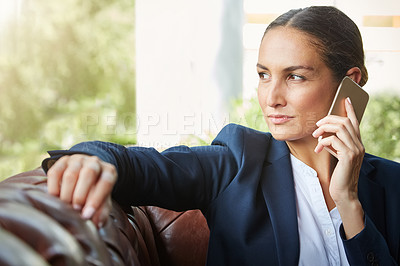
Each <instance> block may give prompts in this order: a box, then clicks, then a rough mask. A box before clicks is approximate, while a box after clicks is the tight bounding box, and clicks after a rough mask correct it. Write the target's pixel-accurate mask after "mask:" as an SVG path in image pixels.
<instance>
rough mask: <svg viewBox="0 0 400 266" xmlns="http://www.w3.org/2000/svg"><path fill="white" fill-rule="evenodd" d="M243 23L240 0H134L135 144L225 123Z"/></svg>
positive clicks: (238, 72) (236, 89) (234, 93)
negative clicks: (136, 125) (136, 123)
mask: <svg viewBox="0 0 400 266" xmlns="http://www.w3.org/2000/svg"><path fill="white" fill-rule="evenodd" d="M242 26H243V3H242V0H234V1H233V0H202V1H198V0H174V1H165V0H137V1H136V60H137V61H136V70H137V71H136V79H137V83H136V84H137V87H136V94H137V96H136V97H137V116H138V121H137V122H138V132H137V137H138V145H141V146H153V147H155V148H158V149H163V148H165V147H169V146H173V145H176V144H178V143H179V142H181V141H182V140H183V139H185V138H186V137H187V136H189V135H191V134H195V135H198V136H200V137H201V136H205V135H206V134H207V133H208V132H211V133H216V132H218V131H219V130H220V129H221V128H222V126H223V125H224V124H226V123H227V122H228V120H229V118H228V117H229V115H228V113H227V111H228V105H229V102H230V99H232V98H237V97H239V96H240V95H241V92H242V57H243V48H242ZM188 144H190V143H188Z"/></svg>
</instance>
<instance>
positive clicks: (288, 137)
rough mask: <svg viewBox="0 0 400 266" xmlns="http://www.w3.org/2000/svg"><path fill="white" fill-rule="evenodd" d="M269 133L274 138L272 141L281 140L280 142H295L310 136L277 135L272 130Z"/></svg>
mask: <svg viewBox="0 0 400 266" xmlns="http://www.w3.org/2000/svg"><path fill="white" fill-rule="evenodd" d="M270 132H271V135H272V137H274V139H276V140H281V141H296V140H300V139H303V138H305V137H308V136H310V135H307V136H304V135H303V134H287V133H278V132H274V131H272V130H271V131H270Z"/></svg>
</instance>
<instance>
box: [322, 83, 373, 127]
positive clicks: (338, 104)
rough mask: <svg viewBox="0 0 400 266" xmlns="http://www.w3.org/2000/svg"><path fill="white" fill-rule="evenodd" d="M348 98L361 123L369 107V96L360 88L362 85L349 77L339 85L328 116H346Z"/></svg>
mask: <svg viewBox="0 0 400 266" xmlns="http://www.w3.org/2000/svg"><path fill="white" fill-rule="evenodd" d="M347 97H350V100H351V104H352V105H353V108H354V112H355V113H356V117H357V120H358V123H361V118H362V117H363V115H364V111H365V108H366V107H367V103H368V100H369V95H368V93H367V92H366V91H365V90H364V89H363V88H361V87H360V85H358V84H357V83H355V82H354V81H353V80H352V79H351V78H349V77H347V76H346V77H344V78H343V80H342V82H341V83H340V85H339V88H338V90H337V92H336V95H335V98H333V102H332V105H331V108H330V109H329V112H328V115H339V116H346V109H345V105H344V104H345V100H346V98H347Z"/></svg>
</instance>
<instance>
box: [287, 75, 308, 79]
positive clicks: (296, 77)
mask: <svg viewBox="0 0 400 266" xmlns="http://www.w3.org/2000/svg"><path fill="white" fill-rule="evenodd" d="M288 79H291V80H305V78H304V77H303V76H300V75H296V74H290V75H289V78H288Z"/></svg>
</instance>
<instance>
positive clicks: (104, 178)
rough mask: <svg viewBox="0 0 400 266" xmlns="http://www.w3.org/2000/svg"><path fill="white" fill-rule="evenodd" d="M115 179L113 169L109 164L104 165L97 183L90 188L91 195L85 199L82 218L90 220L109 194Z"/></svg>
mask: <svg viewBox="0 0 400 266" xmlns="http://www.w3.org/2000/svg"><path fill="white" fill-rule="evenodd" d="M116 179H117V173H116V170H115V167H114V166H113V165H111V164H105V165H104V168H103V171H102V173H101V175H100V178H99V180H98V182H97V183H96V185H95V186H94V187H92V190H91V193H90V194H89V195H88V197H87V200H86V204H85V207H84V208H83V210H82V217H83V218H85V219H91V218H92V217H93V216H94V214H95V213H96V212H97V210H98V209H99V208H100V207H101V206H102V205H103V203H104V202H105V200H106V199H107V197H108V196H109V195H110V194H111V191H112V189H113V187H114V184H115V181H116Z"/></svg>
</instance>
